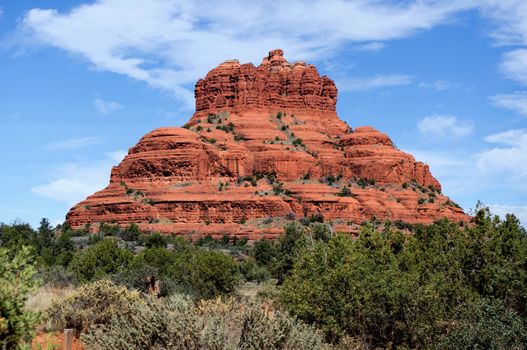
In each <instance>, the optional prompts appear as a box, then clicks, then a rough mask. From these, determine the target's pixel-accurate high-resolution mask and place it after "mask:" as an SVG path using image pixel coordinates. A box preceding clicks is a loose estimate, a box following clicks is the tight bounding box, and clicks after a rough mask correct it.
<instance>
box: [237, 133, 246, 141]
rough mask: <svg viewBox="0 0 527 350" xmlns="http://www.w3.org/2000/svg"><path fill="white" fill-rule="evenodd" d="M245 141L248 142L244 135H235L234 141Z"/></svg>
mask: <svg viewBox="0 0 527 350" xmlns="http://www.w3.org/2000/svg"><path fill="white" fill-rule="evenodd" d="M245 140H247V139H246V138H245V136H243V135H240V134H235V135H234V141H245Z"/></svg>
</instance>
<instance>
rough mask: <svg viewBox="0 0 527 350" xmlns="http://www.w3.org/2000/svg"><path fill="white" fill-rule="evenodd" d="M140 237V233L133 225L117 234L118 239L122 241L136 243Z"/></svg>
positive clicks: (135, 225)
mask: <svg viewBox="0 0 527 350" xmlns="http://www.w3.org/2000/svg"><path fill="white" fill-rule="evenodd" d="M140 235H141V231H140V230H139V226H137V224H135V223H132V224H130V225H128V226H126V228H125V229H124V230H121V231H120V232H119V237H121V239H122V240H123V241H137V240H138V239H139V236H140Z"/></svg>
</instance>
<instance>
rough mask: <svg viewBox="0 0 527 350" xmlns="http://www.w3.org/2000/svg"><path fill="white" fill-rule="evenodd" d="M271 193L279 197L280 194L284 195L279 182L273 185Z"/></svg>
mask: <svg viewBox="0 0 527 350" xmlns="http://www.w3.org/2000/svg"><path fill="white" fill-rule="evenodd" d="M273 193H274V194H275V195H279V194H281V193H284V184H283V183H281V182H277V183H275V184H274V185H273Z"/></svg>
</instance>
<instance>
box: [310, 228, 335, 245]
mask: <svg viewBox="0 0 527 350" xmlns="http://www.w3.org/2000/svg"><path fill="white" fill-rule="evenodd" d="M311 235H312V237H313V239H315V240H317V241H323V242H328V241H329V240H330V239H331V236H333V233H332V232H331V229H330V228H329V226H328V225H324V224H320V223H317V224H314V225H312V226H311Z"/></svg>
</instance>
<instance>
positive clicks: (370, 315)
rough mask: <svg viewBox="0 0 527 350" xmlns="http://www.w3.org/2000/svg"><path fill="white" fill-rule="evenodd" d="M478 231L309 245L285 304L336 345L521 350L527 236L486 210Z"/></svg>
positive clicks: (430, 231)
mask: <svg viewBox="0 0 527 350" xmlns="http://www.w3.org/2000/svg"><path fill="white" fill-rule="evenodd" d="M474 222H475V225H474V226H473V227H470V228H464V229H463V230H462V229H461V228H460V226H459V225H458V224H457V223H451V222H449V221H448V220H440V221H438V222H436V223H434V224H433V225H430V226H426V227H425V226H422V225H416V226H409V227H410V228H411V229H413V231H414V234H413V235H411V236H405V235H404V234H402V233H398V232H392V231H391V228H390V225H385V227H384V230H383V231H382V232H379V231H376V230H375V229H374V226H373V225H371V224H367V225H365V226H363V228H362V229H361V232H360V234H359V237H358V238H356V239H353V238H351V237H349V236H346V235H335V236H333V237H332V238H331V239H330V240H329V241H328V242H327V243H325V242H324V241H323V240H320V241H313V242H312V243H311V241H308V242H309V243H310V244H304V245H303V246H301V249H300V250H297V253H296V254H295V255H294V256H293V259H292V260H293V268H292V270H290V272H289V273H288V274H287V275H286V278H285V280H284V282H283V286H282V288H281V301H282V304H283V305H284V306H285V307H286V309H287V310H289V311H290V312H291V313H292V314H294V315H296V316H298V317H299V318H300V319H303V320H305V321H307V322H314V323H315V324H316V325H317V326H319V327H320V328H321V329H323V330H324V332H325V334H326V337H327V339H328V340H331V341H332V342H337V341H338V340H339V339H341V338H342V337H343V336H348V337H352V338H357V339H364V340H365V341H366V342H367V343H368V344H369V345H368V346H369V347H388V346H392V347H402V348H435V347H438V348H441V349H443V348H466V346H465V345H466V344H470V343H471V342H475V344H479V345H478V348H509V347H512V348H514V346H515V344H516V343H514V339H520V340H521V339H522V338H521V336H519V335H520V334H522V333H521V332H522V330H521V327H519V326H520V324H521V322H519V321H523V322H524V321H525V318H524V317H525V316H524V315H525V310H526V309H525V307H526V300H525V297H524V296H525V295H527V269H526V266H527V265H526V264H527V234H526V232H525V230H524V229H523V228H522V227H521V225H520V224H519V221H518V219H516V218H515V217H514V216H511V215H509V216H507V217H506V218H505V220H503V221H500V220H499V219H498V218H496V217H492V216H491V215H490V214H489V212H488V210H487V211H482V212H478V213H477V214H476V216H475V219H474ZM400 224H401V225H403V224H404V223H400ZM396 225H398V223H396ZM405 227H406V226H405ZM482 299H497V300H498V301H499V302H500V303H501V304H503V305H502V306H500V304H493V303H494V302H490V306H489V302H487V301H485V300H482ZM519 317H523V320H521V319H519ZM485 320H487V321H488V322H486V321H485ZM484 333H486V334H485V335H484ZM498 333H500V334H503V337H500V336H498V335H497V334H498ZM446 334H457V335H455V336H454V335H453V336H447V337H445V335H446ZM523 334H525V333H523ZM511 337H512V338H513V340H510V339H511ZM476 338H478V340H476ZM507 339H508V340H510V342H509V343H508V342H507V341H508V340H507ZM440 342H442V344H445V346H438V344H439V343H440ZM448 344H450V345H448ZM452 344H457V345H452ZM496 344H498V345H496ZM511 344H512V345H511ZM447 345H448V346H447ZM517 348H521V347H517Z"/></svg>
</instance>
